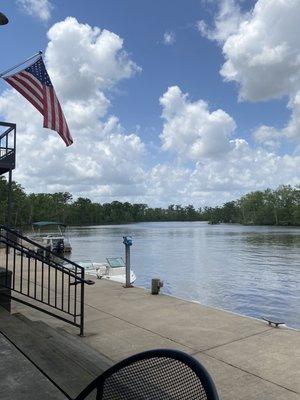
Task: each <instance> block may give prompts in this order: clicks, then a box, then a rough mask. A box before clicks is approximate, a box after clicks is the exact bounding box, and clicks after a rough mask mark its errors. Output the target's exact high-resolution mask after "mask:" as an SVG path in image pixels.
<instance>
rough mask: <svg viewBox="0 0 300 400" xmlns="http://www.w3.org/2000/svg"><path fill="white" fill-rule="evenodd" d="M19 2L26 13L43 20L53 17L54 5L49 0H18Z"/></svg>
mask: <svg viewBox="0 0 300 400" xmlns="http://www.w3.org/2000/svg"><path fill="white" fill-rule="evenodd" d="M17 4H19V5H20V7H21V8H22V9H23V10H24V11H25V12H26V14H28V15H32V16H34V17H37V18H38V19H40V20H41V21H48V20H49V19H50V18H51V12H52V9H53V6H52V4H51V2H50V1H49V0H17Z"/></svg>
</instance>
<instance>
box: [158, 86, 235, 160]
mask: <svg viewBox="0 0 300 400" xmlns="http://www.w3.org/2000/svg"><path fill="white" fill-rule="evenodd" d="M160 104H161V105H162V108H163V111H162V117H163V119H164V121H165V122H164V127H163V132H162V134H161V139H162V143H163V149H164V150H173V151H176V152H177V153H178V154H179V155H181V156H185V157H189V158H190V159H192V160H198V159H200V158H215V157H221V156H223V155H224V154H226V153H227V152H228V151H229V150H230V142H229V138H230V137H231V135H232V133H233V131H234V130H235V122H234V120H233V119H232V118H231V117H230V116H229V115H228V114H227V113H226V112H225V111H223V110H216V111H212V112H210V111H209V107H208V104H207V103H206V102H205V101H203V100H198V101H195V102H191V101H190V100H189V99H188V95H187V94H183V93H182V92H181V90H180V88H179V87H178V86H172V87H170V88H169V89H168V90H167V91H166V92H165V93H164V94H163V96H162V97H161V98H160Z"/></svg>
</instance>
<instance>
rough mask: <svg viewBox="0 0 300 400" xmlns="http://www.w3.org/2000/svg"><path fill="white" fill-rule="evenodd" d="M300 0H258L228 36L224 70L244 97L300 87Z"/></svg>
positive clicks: (262, 97) (279, 93)
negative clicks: (236, 84)
mask: <svg viewBox="0 0 300 400" xmlns="http://www.w3.org/2000/svg"><path fill="white" fill-rule="evenodd" d="M299 15H300V2H299V0H287V1H281V0H258V1H257V3H256V4H255V7H254V9H253V11H252V12H251V13H248V14H247V15H246V16H244V18H243V20H242V22H240V24H239V25H238V27H237V29H236V30H235V32H233V33H232V34H231V35H229V37H228V38H227V39H226V41H225V43H224V45H223V53H224V57H225V60H226V61H225V63H224V65H223V67H222V69H221V74H222V76H223V77H224V79H225V80H227V81H235V82H237V83H238V84H239V87H240V98H241V99H243V100H251V101H257V100H268V99H273V98H279V97H281V96H283V95H292V94H293V93H294V92H295V89H296V90H298V89H299V88H300V42H299V35H300V23H299Z"/></svg>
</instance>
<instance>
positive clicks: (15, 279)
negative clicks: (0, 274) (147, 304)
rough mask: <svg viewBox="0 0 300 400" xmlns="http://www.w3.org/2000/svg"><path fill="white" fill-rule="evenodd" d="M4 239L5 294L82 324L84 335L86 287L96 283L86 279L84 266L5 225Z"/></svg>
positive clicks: (0, 230) (0, 235)
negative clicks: (67, 265)
mask: <svg viewBox="0 0 300 400" xmlns="http://www.w3.org/2000/svg"><path fill="white" fill-rule="evenodd" d="M0 242H1V243H3V244H4V245H5V247H6V252H5V257H4V258H3V259H4V263H5V266H4V269H5V271H6V275H5V279H4V281H5V282H4V283H3V281H2V284H1V285H0V286H2V287H3V286H4V288H7V289H8V291H6V294H4V295H5V296H7V297H9V298H11V299H13V300H16V301H18V302H21V303H22V304H26V305H28V306H30V307H32V308H35V309H37V310H39V311H42V312H44V313H46V314H48V315H51V316H53V317H56V318H58V319H60V320H62V321H65V322H68V323H70V324H72V325H74V326H77V327H79V328H80V335H83V331H84V287H85V285H92V284H94V283H95V282H94V281H91V280H88V279H85V270H84V268H83V267H81V266H80V265H78V264H77V263H75V262H74V261H71V260H68V259H67V258H65V257H62V256H60V255H57V254H56V253H54V252H53V251H51V250H49V249H48V248H46V247H44V246H41V245H40V244H39V243H36V242H35V241H33V240H32V239H30V238H28V237H26V236H23V235H22V234H20V233H19V232H16V231H14V230H13V229H11V228H8V227H6V226H5V225H0ZM65 262H66V263H68V264H69V266H70V268H68V267H66V265H64V263H65ZM77 286H78V289H77ZM7 292H8V293H9V294H8V293H7ZM15 294H16V295H15ZM27 298H29V299H30V300H31V301H28V300H27ZM33 300H34V302H33ZM53 309H54V310H55V311H52V310H53ZM70 318H71V319H70Z"/></svg>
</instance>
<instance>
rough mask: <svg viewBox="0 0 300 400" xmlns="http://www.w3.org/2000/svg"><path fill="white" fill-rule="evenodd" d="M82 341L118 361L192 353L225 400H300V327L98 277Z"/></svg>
mask: <svg viewBox="0 0 300 400" xmlns="http://www.w3.org/2000/svg"><path fill="white" fill-rule="evenodd" d="M13 309H14V311H15V312H21V313H23V314H24V315H25V316H26V317H27V318H30V319H33V320H43V321H44V322H46V323H47V324H49V325H51V326H54V327H59V328H61V329H63V330H65V331H67V332H68V333H69V334H71V335H77V333H78V330H77V329H75V328H74V327H72V326H68V325H66V324H64V323H62V322H60V321H58V320H55V319H53V318H51V317H48V316H46V315H43V314H41V313H40V312H37V311H35V310H32V309H28V307H25V306H22V305H20V304H15V305H14V307H13ZM85 312H86V324H85V337H84V338H82V341H83V342H84V343H86V344H88V345H89V346H91V347H92V348H94V349H96V350H98V351H100V352H101V353H103V354H104V355H105V356H106V357H108V358H109V359H111V360H112V361H113V362H117V361H119V360H121V359H123V358H125V357H127V356H129V355H131V354H135V353H138V352H140V351H144V350H147V349H153V348H175V349H179V350H182V351H185V352H187V353H189V354H192V355H193V356H194V357H196V358H197V359H198V360H199V361H200V362H202V363H203V364H204V365H205V367H206V368H207V369H208V370H209V372H210V373H211V375H212V377H213V379H214V380H215V383H216V385H217V388H218V390H219V392H220V395H221V397H222V399H223V400H229V399H230V400H232V399H235V400H242V399H243V400H254V399H258V398H260V399H268V400H269V399H270V400H271V399H274V400H275V399H276V400H278V399H285V400H296V399H299V398H300V383H299V382H300V368H299V363H298V361H299V357H300V352H299V349H300V332H299V331H296V330H292V329H287V328H278V329H276V328H272V327H269V326H268V325H267V324H266V323H264V322H263V321H259V320H255V319H252V318H247V317H242V316H238V315H235V314H232V313H229V312H225V311H220V310H216V309H214V308H210V307H205V306H201V305H200V304H195V303H192V302H188V301H185V300H181V299H177V298H174V297H170V296H167V295H159V296H151V295H150V294H149V292H148V291H146V290H144V289H141V288H131V289H125V288H123V287H122V286H121V285H119V284H117V283H113V282H108V281H102V280H96V283H95V285H94V286H90V287H87V290H86V299H85Z"/></svg>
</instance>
